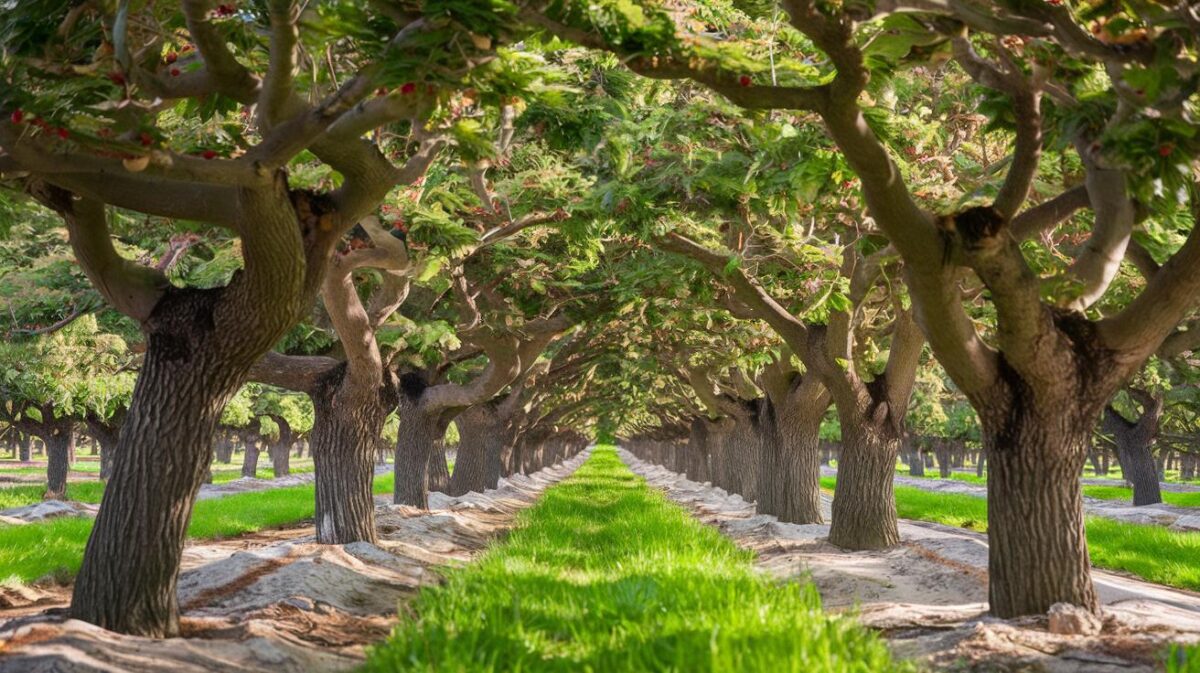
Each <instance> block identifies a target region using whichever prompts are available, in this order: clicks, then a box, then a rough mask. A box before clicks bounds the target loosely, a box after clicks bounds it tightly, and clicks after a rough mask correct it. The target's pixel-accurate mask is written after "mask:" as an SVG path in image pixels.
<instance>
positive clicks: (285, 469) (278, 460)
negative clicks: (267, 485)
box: [267, 441, 292, 479]
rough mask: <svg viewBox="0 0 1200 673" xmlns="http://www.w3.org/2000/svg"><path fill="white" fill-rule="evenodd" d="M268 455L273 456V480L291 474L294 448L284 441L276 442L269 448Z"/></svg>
mask: <svg viewBox="0 0 1200 673" xmlns="http://www.w3.org/2000/svg"><path fill="white" fill-rule="evenodd" d="M267 454H268V455H270V456H271V470H272V473H273V474H272V478H274V479H279V478H280V477H286V476H288V474H289V473H290V472H291V469H290V468H291V457H292V447H291V446H288V445H287V444H285V443H284V442H282V441H279V442H275V443H273V444H271V445H270V446H268V447H267Z"/></svg>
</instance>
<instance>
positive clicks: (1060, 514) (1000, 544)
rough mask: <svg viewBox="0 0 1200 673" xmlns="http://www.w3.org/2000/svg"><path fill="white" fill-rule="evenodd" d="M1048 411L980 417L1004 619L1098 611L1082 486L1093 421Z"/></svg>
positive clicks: (994, 570) (995, 604)
mask: <svg viewBox="0 0 1200 673" xmlns="http://www.w3.org/2000/svg"><path fill="white" fill-rule="evenodd" d="M1046 414H1047V416H1045V417H1043V416H1039V415H1035V412H1034V411H1031V410H1029V409H1027V408H1024V407H1021V406H1018V407H1017V409H1016V410H1014V411H1013V412H1010V413H1007V414H1002V415H999V416H1000V418H998V419H996V420H994V421H991V422H989V421H988V420H987V418H988V417H989V416H991V415H990V414H986V413H984V414H980V416H981V420H982V421H983V423H982V430H983V439H984V448H985V450H986V451H987V452H988V463H989V465H988V497H987V499H988V545H989V560H988V577H989V582H988V597H989V601H990V602H991V610H992V614H994V615H996V616H998V617H1002V618H1008V617H1017V616H1021V615H1031V614H1045V613H1046V611H1048V610H1049V609H1050V606H1051V605H1053V604H1055V603H1070V604H1072V605H1078V606H1081V607H1083V608H1085V609H1088V610H1091V611H1092V612H1098V611H1099V602H1098V601H1097V599H1096V591H1095V588H1094V587H1093V586H1092V580H1091V570H1090V563H1089V559H1088V550H1087V538H1086V536H1085V535H1084V526H1083V524H1084V519H1083V496H1082V493H1081V490H1080V484H1079V477H1080V474H1081V472H1082V470H1083V465H1084V462H1085V461H1086V460H1087V452H1088V448H1089V445H1090V443H1091V434H1092V428H1091V423H1092V421H1091V420H1090V419H1088V420H1083V421H1080V420H1072V417H1071V416H1068V415H1066V414H1060V413H1058V410H1046ZM1075 418H1076V419H1078V418H1079V416H1075Z"/></svg>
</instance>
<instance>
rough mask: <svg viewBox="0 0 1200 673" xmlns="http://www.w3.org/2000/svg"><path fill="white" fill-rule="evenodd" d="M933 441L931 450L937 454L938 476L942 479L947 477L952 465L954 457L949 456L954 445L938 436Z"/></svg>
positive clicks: (951, 470)
mask: <svg viewBox="0 0 1200 673" xmlns="http://www.w3.org/2000/svg"><path fill="white" fill-rule="evenodd" d="M933 441H934V444H933V451H934V453H935V454H936V456H937V463H938V476H939V477H941V478H942V479H949V478H950V474H951V473H952V472H953V467H954V462H953V461H954V459H953V458H952V457H951V455H952V454H951V451H952V450H953V448H954V447H953V445H951V444H950V442H948V441H946V440H945V439H942V438H940V437H939V438H937V439H935V440H933Z"/></svg>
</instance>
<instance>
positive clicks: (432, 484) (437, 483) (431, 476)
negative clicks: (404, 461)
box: [426, 432, 450, 493]
mask: <svg viewBox="0 0 1200 673" xmlns="http://www.w3.org/2000/svg"><path fill="white" fill-rule="evenodd" d="M442 437H445V433H444V432H443V433H442ZM427 469H428V473H427V474H428V477H427V479H428V484H427V485H426V486H427V488H428V489H429V490H430V491H437V492H438V493H445V492H446V489H448V488H449V487H450V467H449V466H448V465H447V464H446V442H445V440H444V439H442V438H439V439H437V440H436V441H434V443H433V447H432V448H431V449H430V451H429V467H428V468H427Z"/></svg>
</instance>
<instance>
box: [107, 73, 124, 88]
mask: <svg viewBox="0 0 1200 673" xmlns="http://www.w3.org/2000/svg"><path fill="white" fill-rule="evenodd" d="M108 79H109V81H110V82H112V83H113V84H116V85H117V86H121V85H123V84H125V75H122V74H121V73H119V72H110V73H108Z"/></svg>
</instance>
